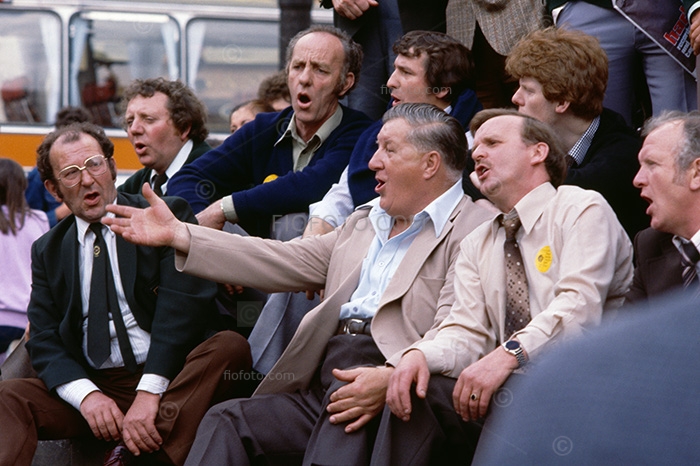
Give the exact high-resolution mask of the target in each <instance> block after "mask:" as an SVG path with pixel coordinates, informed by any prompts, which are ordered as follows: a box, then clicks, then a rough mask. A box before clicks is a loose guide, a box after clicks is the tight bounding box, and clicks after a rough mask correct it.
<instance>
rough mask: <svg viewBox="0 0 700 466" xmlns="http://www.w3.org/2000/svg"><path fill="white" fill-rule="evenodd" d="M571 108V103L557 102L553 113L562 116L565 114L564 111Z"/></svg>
mask: <svg viewBox="0 0 700 466" xmlns="http://www.w3.org/2000/svg"><path fill="white" fill-rule="evenodd" d="M570 106H571V102H567V101H565V100H563V101H561V102H559V103H558V104H557V106H556V107H554V111H555V112H557V113H559V114H563V113H566V111H567V110H568V109H569V107H570Z"/></svg>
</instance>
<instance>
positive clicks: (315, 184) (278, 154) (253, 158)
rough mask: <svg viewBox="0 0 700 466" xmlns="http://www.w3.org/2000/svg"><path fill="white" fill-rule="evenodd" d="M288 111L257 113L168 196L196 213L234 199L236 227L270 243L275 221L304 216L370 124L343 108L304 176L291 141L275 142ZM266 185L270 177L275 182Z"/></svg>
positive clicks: (190, 167) (178, 179) (176, 180)
mask: <svg viewBox="0 0 700 466" xmlns="http://www.w3.org/2000/svg"><path fill="white" fill-rule="evenodd" d="M292 114H293V110H292V108H291V107H289V108H287V109H285V110H282V111H281V112H279V113H260V114H258V115H257V116H256V118H255V120H253V121H251V122H249V123H246V124H245V125H244V126H242V127H241V129H239V130H238V131H236V132H235V133H234V134H232V135H231V136H229V137H228V138H227V139H226V140H225V141H224V143H223V144H222V145H221V146H219V147H217V148H216V149H213V150H211V151H209V152H207V153H206V154H204V155H203V156H201V157H199V158H198V159H197V160H195V161H193V162H192V163H190V164H187V165H185V166H184V167H182V169H181V170H180V171H179V172H178V173H177V174H176V175H175V176H173V178H172V179H171V180H170V181H169V182H168V195H169V196H180V197H183V198H185V199H186V200H187V201H188V202H189V203H190V205H191V206H192V209H193V210H194V211H195V212H200V211H202V210H203V209H205V208H206V207H208V206H209V205H210V204H211V203H212V202H214V201H215V200H217V199H220V198H221V197H224V196H227V195H232V197H233V204H234V206H235V208H236V214H237V215H238V217H239V219H240V221H239V224H240V225H241V227H243V228H244V229H245V230H246V231H247V232H248V233H249V234H251V235H255V236H262V237H268V236H269V235H270V226H271V224H272V221H273V220H274V217H275V216H280V215H285V214H289V213H294V212H305V211H307V210H308V208H309V204H311V203H313V202H316V201H318V200H320V199H321V198H323V196H324V194H325V193H326V192H327V191H328V190H329V189H330V187H331V185H332V184H333V183H334V182H335V181H336V180H338V178H340V174H341V173H342V171H343V169H344V168H345V166H346V165H347V164H348V161H349V160H350V154H351V152H352V149H353V147H354V146H355V143H356V142H357V139H358V137H359V136H360V135H361V134H362V132H363V131H364V130H365V128H367V127H368V126H369V125H370V124H371V120H370V119H369V118H368V117H367V116H366V115H365V114H364V113H362V112H358V111H356V110H352V109H349V108H347V107H343V119H342V121H341V123H340V125H339V126H338V127H337V128H336V129H335V130H333V132H332V133H331V134H330V136H329V137H328V139H326V140H325V141H324V143H323V144H322V145H321V146H320V147H319V148H318V150H317V151H316V153H315V155H314V156H313V158H312V159H311V161H310V162H309V164H308V165H307V166H306V168H304V169H303V170H300V171H297V172H295V171H294V170H293V167H294V161H293V158H292V141H291V138H285V139H284V140H283V141H281V142H280V143H279V144H277V145H276V146H275V142H276V141H277V140H278V139H279V138H280V136H281V135H282V134H283V133H284V131H285V130H286V129H287V126H288V124H289V119H290V118H291V117H292ZM275 176H276V178H275V179H274V180H272V181H268V182H265V180H266V179H267V178H268V177H273V178H274V177H275Z"/></svg>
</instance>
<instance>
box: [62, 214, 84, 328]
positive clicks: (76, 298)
mask: <svg viewBox="0 0 700 466" xmlns="http://www.w3.org/2000/svg"><path fill="white" fill-rule="evenodd" d="M61 263H62V265H63V274H62V276H63V280H64V284H65V289H66V290H68V302H67V303H66V313H67V314H68V319H69V323H70V328H71V329H73V330H75V331H77V332H78V333H77V334H78V335H80V332H82V329H81V322H82V317H83V316H82V309H83V304H82V298H81V295H80V267H79V266H78V264H79V261H78V230H77V227H76V226H75V221H73V225H71V226H70V227H69V228H68V230H67V231H66V234H65V235H64V236H63V240H62V244H61Z"/></svg>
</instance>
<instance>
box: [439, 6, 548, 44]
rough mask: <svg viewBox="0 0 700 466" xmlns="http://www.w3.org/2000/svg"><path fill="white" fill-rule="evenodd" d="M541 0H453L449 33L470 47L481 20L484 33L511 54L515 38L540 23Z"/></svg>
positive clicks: (536, 27)
mask: <svg viewBox="0 0 700 466" xmlns="http://www.w3.org/2000/svg"><path fill="white" fill-rule="evenodd" d="M543 13H544V4H543V2H542V0H450V2H449V3H448V5H447V11H446V16H447V33H448V34H449V35H450V36H452V37H454V38H455V39H457V40H459V41H460V42H462V43H463V44H464V46H465V47H467V48H468V49H469V50H471V48H472V45H473V44H474V31H475V30H476V24H477V23H479V27H480V28H481V31H482V32H483V33H484V37H486V40H487V41H488V43H489V44H490V45H491V47H492V48H493V49H494V50H495V51H496V52H498V53H499V54H501V55H504V56H505V55H508V54H509V53H510V49H512V48H513V46H514V45H515V43H516V42H518V40H520V39H521V38H523V37H525V36H526V35H527V34H528V33H529V32H531V31H534V30H535V29H538V28H540V27H541V24H542V16H543Z"/></svg>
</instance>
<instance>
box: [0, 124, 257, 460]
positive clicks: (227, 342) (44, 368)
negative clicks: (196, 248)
mask: <svg viewBox="0 0 700 466" xmlns="http://www.w3.org/2000/svg"><path fill="white" fill-rule="evenodd" d="M113 149H114V146H113V144H112V143H111V142H110V141H109V139H108V138H107V137H106V136H105V134H104V132H103V131H102V129H100V128H99V127H97V126H95V125H92V124H90V123H80V124H76V125H71V126H68V127H65V128H61V129H59V130H56V131H55V132H53V133H51V134H49V135H48V136H47V137H46V138H45V139H44V141H43V143H42V144H41V146H40V147H39V149H38V157H37V167H38V169H39V173H40V175H41V178H42V180H44V184H45V186H46V188H47V189H48V190H49V192H51V194H52V195H53V196H54V197H56V199H59V200H61V201H63V202H65V203H66V205H67V206H68V208H69V209H70V210H71V212H72V213H73V215H70V216H68V217H67V218H66V219H65V220H63V221H62V222H61V223H60V224H58V225H57V226H56V227H55V228H54V229H53V230H51V231H50V232H49V233H47V234H46V235H44V236H43V237H41V238H40V239H39V240H37V242H36V243H35V244H34V246H33V248H32V281H33V283H32V295H31V301H30V304H29V308H28V312H27V313H28V316H29V321H30V324H31V334H30V339H29V341H28V343H27V349H28V351H29V356H30V358H31V362H32V365H33V366H34V369H35V370H36V371H37V373H38V376H39V378H34V379H14V380H7V381H3V382H0V425H2V426H3V434H2V435H1V436H0V465H30V464H31V461H32V456H33V454H34V450H35V448H36V444H37V440H38V439H54V438H69V437H76V436H89V435H90V434H92V435H93V436H94V437H96V438H98V439H101V440H105V441H108V442H115V443H116V442H120V443H119V444H117V445H116V447H115V448H114V450H113V451H111V452H110V454H109V455H108V457H107V460H106V462H105V464H110V465H112V464H129V461H128V460H133V456H131V455H132V454H133V455H141V454H150V453H153V457H152V458H146V459H145V460H146V461H147V463H148V464H152V463H154V462H156V461H157V462H166V463H168V464H182V463H183V462H184V460H185V457H186V456H187V453H188V451H189V448H190V445H191V443H192V440H193V439H194V435H195V430H196V428H197V425H198V424H199V421H200V420H201V418H202V417H203V415H204V413H205V412H206V410H207V409H208V407H209V406H210V405H211V404H213V403H215V402H218V401H221V400H222V399H225V398H226V397H229V396H235V395H236V393H237V391H236V385H235V384H236V383H237V382H236V380H237V379H236V378H234V377H225V376H223V374H227V373H228V374H238V373H239V371H246V370H248V369H249V368H250V364H251V360H250V350H249V347H248V344H247V342H246V341H245V339H244V338H243V337H241V336H240V335H238V334H235V333H234V332H230V331H226V332H220V333H218V334H216V335H214V336H213V337H211V338H209V339H208V340H206V341H205V332H206V330H207V324H208V323H209V322H210V319H211V318H212V316H213V315H214V312H215V308H214V301H213V298H214V295H215V293H216V286H215V285H214V284H213V283H212V282H209V281H206V280H202V279H198V278H194V277H192V276H189V275H185V274H181V273H178V272H177V271H176V270H175V266H174V259H173V254H174V253H173V250H172V249H170V248H152V247H141V246H134V245H132V244H129V243H127V242H126V241H123V240H122V239H121V238H119V237H116V236H115V235H114V234H113V233H111V232H110V230H109V229H108V228H106V227H103V226H102V224H101V223H100V218H102V217H103V216H104V215H105V214H106V213H107V212H106V206H107V205H111V204H115V203H116V204H121V205H129V206H140V207H145V206H147V205H148V203H147V202H146V200H145V199H144V198H143V197H141V196H140V195H132V194H117V190H116V187H115V184H114V182H115V178H116V166H115V163H114V159H113V158H112V154H113ZM166 199H167V203H168V206H169V207H170V209H171V210H172V211H173V213H174V214H175V215H176V216H177V217H178V218H180V219H181V220H184V221H190V222H193V221H195V218H194V215H193V213H192V211H191V209H190V208H189V206H188V205H187V204H186V202H185V201H183V200H182V199H179V198H166ZM110 259H111V260H110ZM115 310H116V311H117V312H114V311H115ZM100 325H102V327H100ZM101 331H102V332H103V333H100V332H101ZM96 335H99V336H100V337H97V336H96ZM186 358H187V359H186ZM110 446H114V444H112V445H110Z"/></svg>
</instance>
